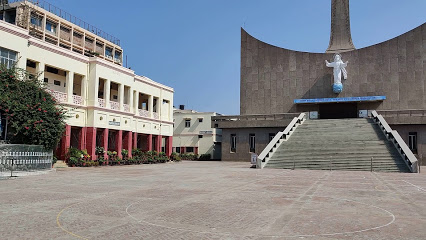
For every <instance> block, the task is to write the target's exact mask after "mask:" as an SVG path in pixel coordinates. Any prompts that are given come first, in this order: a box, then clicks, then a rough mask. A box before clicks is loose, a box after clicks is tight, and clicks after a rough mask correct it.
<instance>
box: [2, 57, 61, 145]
mask: <svg viewBox="0 0 426 240" xmlns="http://www.w3.org/2000/svg"><path fill="white" fill-rule="evenodd" d="M46 86H47V85H45V84H44V83H41V81H39V80H38V78H37V77H30V75H29V73H28V72H27V71H25V70H24V69H20V68H15V67H12V68H10V69H7V68H6V67H5V66H4V65H0V115H1V117H2V118H6V119H7V122H8V123H7V129H8V132H7V139H8V140H9V141H10V143H15V144H30V145H32V144H35V145H43V146H44V147H45V149H47V150H52V149H54V148H55V147H56V146H57V144H58V142H59V141H60V139H61V137H62V136H63V134H64V129H65V119H66V118H67V116H66V115H67V111H66V110H65V108H64V107H63V106H62V105H60V104H59V103H58V102H56V100H55V99H54V98H53V97H52V95H51V94H50V93H48V90H47V88H46Z"/></svg>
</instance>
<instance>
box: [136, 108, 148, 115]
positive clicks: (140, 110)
mask: <svg viewBox="0 0 426 240" xmlns="http://www.w3.org/2000/svg"><path fill="white" fill-rule="evenodd" d="M138 110H139V116H141V117H150V116H149V112H148V111H147V110H143V109H138Z"/></svg>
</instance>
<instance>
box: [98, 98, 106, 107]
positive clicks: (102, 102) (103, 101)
mask: <svg viewBox="0 0 426 240" xmlns="http://www.w3.org/2000/svg"><path fill="white" fill-rule="evenodd" d="M98 104H99V107H101V108H104V107H105V99H103V98H98Z"/></svg>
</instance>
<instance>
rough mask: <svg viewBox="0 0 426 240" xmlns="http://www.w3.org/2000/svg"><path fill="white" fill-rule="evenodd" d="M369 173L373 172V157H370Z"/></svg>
mask: <svg viewBox="0 0 426 240" xmlns="http://www.w3.org/2000/svg"><path fill="white" fill-rule="evenodd" d="M371 171H373V157H371Z"/></svg>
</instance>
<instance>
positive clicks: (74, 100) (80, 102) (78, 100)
mask: <svg viewBox="0 0 426 240" xmlns="http://www.w3.org/2000/svg"><path fill="white" fill-rule="evenodd" d="M72 103H74V104H76V105H83V98H82V97H81V96H78V95H72Z"/></svg>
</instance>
